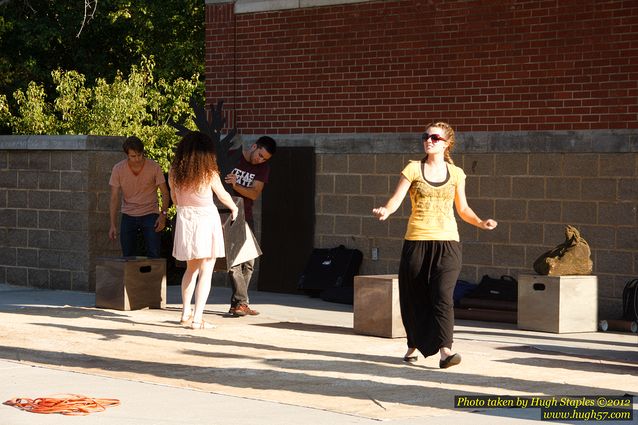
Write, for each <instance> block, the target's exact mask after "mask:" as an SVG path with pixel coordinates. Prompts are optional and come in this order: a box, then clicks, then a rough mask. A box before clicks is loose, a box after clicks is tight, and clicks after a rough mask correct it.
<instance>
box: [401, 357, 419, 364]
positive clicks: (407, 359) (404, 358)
mask: <svg viewBox="0 0 638 425" xmlns="http://www.w3.org/2000/svg"><path fill="white" fill-rule="evenodd" d="M417 360H419V356H404V357H403V361H404V362H406V363H414V362H416V361H417Z"/></svg>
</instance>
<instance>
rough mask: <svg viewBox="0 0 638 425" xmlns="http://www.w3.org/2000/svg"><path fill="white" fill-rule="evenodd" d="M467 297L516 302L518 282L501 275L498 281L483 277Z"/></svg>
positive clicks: (486, 276)
mask: <svg viewBox="0 0 638 425" xmlns="http://www.w3.org/2000/svg"><path fill="white" fill-rule="evenodd" d="M467 297H468V298H478V299H482V300H496V301H514V302H518V281H517V280H516V279H515V278H513V277H512V276H509V275H502V276H501V277H500V278H498V279H495V278H493V277H489V276H488V275H483V278H482V279H481V281H480V282H479V284H478V286H477V287H476V289H475V290H474V291H472V292H470V293H469V294H468V295H467Z"/></svg>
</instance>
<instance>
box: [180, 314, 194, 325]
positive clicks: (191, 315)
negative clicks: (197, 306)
mask: <svg viewBox="0 0 638 425" xmlns="http://www.w3.org/2000/svg"><path fill="white" fill-rule="evenodd" d="M192 322H193V313H192V312H191V314H190V316H188V319H182V320H180V321H179V324H180V325H182V326H188V325H190V324H191V323H192Z"/></svg>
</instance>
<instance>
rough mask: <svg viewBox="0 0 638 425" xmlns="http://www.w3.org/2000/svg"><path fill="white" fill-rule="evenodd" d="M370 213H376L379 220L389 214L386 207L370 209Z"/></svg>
mask: <svg viewBox="0 0 638 425" xmlns="http://www.w3.org/2000/svg"><path fill="white" fill-rule="evenodd" d="M372 214H374V215H376V216H377V218H378V219H379V220H381V221H383V220H385V219H386V218H388V217H389V216H390V212H389V211H388V209H387V208H386V207H379V208H375V209H373V210H372Z"/></svg>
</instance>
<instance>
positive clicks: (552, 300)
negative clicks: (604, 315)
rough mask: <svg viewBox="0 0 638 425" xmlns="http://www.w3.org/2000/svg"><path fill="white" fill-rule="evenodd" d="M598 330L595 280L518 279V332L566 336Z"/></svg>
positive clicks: (590, 277)
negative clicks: (571, 333) (549, 333)
mask: <svg viewBox="0 0 638 425" xmlns="http://www.w3.org/2000/svg"><path fill="white" fill-rule="evenodd" d="M597 327H598V277H597V276H591V275H585V276H543V275H537V274H523V275H520V276H519V278H518V328H519V329H527V330H532V331H543V332H553V333H568V332H596V331H597Z"/></svg>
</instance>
